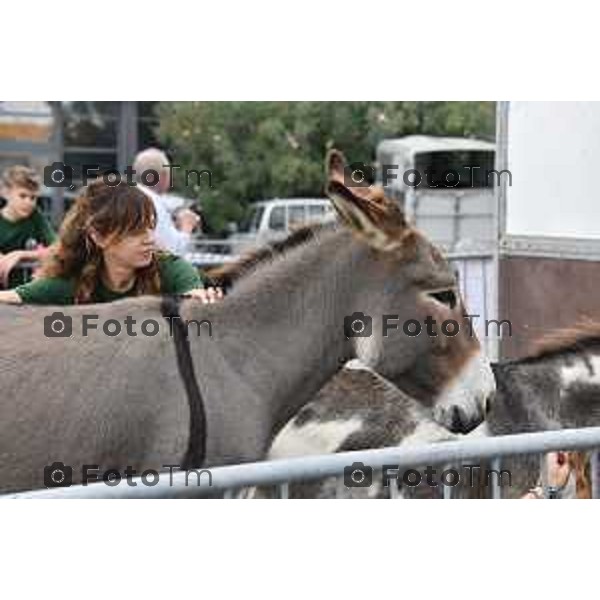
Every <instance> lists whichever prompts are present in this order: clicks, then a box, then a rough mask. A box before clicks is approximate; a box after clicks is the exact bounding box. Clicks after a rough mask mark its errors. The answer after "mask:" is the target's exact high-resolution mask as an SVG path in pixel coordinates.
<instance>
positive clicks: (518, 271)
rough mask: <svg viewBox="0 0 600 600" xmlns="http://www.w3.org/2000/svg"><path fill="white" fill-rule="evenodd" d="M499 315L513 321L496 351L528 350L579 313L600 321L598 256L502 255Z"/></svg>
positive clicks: (515, 353) (509, 353)
mask: <svg viewBox="0 0 600 600" xmlns="http://www.w3.org/2000/svg"><path fill="white" fill-rule="evenodd" d="M499 275H500V282H499V283H500V285H499V288H500V297H499V315H500V318H501V319H509V320H510V321H511V323H512V337H508V336H507V335H506V333H505V334H504V336H505V337H504V338H503V339H502V344H501V349H500V356H501V357H504V358H508V357H511V358H512V357H520V356H524V355H526V354H527V353H528V352H529V351H530V350H531V347H532V343H533V342H535V341H536V340H537V339H539V338H540V337H542V336H543V335H544V334H547V333H548V332H550V331H552V330H553V329H559V328H562V327H570V326H573V325H574V324H576V323H577V322H578V321H581V320H583V319H594V320H596V321H598V322H600V262H598V261H586V260H562V259H554V258H524V257H508V258H506V257H505V258H502V259H501V260H500V274H499Z"/></svg>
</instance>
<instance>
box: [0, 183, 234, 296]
mask: <svg viewBox="0 0 600 600" xmlns="http://www.w3.org/2000/svg"><path fill="white" fill-rule="evenodd" d="M155 226H156V212H155V209H154V205H153V203H152V201H151V200H150V199H149V198H148V196H146V194H144V193H143V192H142V191H141V190H139V189H137V188H135V187H130V186H128V185H127V184H126V183H125V182H121V183H119V184H118V185H115V186H109V185H107V184H106V183H105V182H103V181H101V180H97V181H95V182H93V183H92V184H90V185H89V186H88V187H87V188H86V189H85V191H84V192H83V193H82V194H81V195H80V196H79V197H78V198H77V200H76V201H75V203H74V205H73V207H72V208H71V209H70V210H69V212H68V213H67V215H66V217H65V219H64V221H63V223H62V226H61V229H60V233H59V239H58V242H57V243H56V245H55V246H53V247H52V250H51V252H50V255H49V256H48V257H47V258H46V260H45V261H44V263H43V264H42V267H41V270H40V273H39V277H38V278H37V279H35V280H34V281H31V282H29V283H26V284H24V285H20V286H18V287H16V288H15V289H13V290H7V291H2V292H0V302H14V303H25V304H53V305H66V304H86V303H94V302H111V301H113V300H119V299H121V298H125V297H128V296H137V295H144V294H159V293H161V294H187V295H192V296H195V297H198V298H200V299H201V300H202V301H203V302H206V303H209V302H214V301H216V300H217V299H218V298H220V297H221V296H222V293H221V291H220V290H216V289H214V288H208V289H205V288H204V283H203V279H202V277H201V276H200V274H199V273H198V271H197V270H196V269H195V268H194V267H193V266H192V265H191V264H190V263H188V262H187V261H185V260H183V259H182V258H178V257H176V256H174V255H171V254H168V253H164V252H158V251H157V250H156V246H155V242H154V229H155Z"/></svg>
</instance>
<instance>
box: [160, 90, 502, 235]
mask: <svg viewBox="0 0 600 600" xmlns="http://www.w3.org/2000/svg"><path fill="white" fill-rule="evenodd" d="M158 117H159V122H160V125H159V132H158V133H159V136H160V139H161V140H162V142H163V144H164V146H165V148H167V149H168V150H169V151H170V153H171V156H172V159H173V161H174V162H175V163H177V164H179V165H181V166H182V169H181V170H180V171H178V172H176V177H175V188H176V190H178V191H179V192H180V193H182V194H183V195H185V196H187V197H196V198H198V199H199V200H200V202H201V204H202V209H203V211H204V213H205V215H206V217H207V219H208V223H209V225H210V229H212V231H213V232H222V231H224V230H225V228H226V224H227V222H228V221H239V220H240V219H241V218H242V217H243V216H244V213H245V210H246V207H247V206H248V203H249V202H252V201H254V200H264V199H267V198H273V197H277V196H279V197H300V196H308V197H315V196H321V195H322V194H323V191H322V190H323V159H324V156H325V153H326V151H327V150H328V149H329V148H331V147H337V148H339V149H341V150H342V151H343V152H344V153H345V154H346V156H347V157H348V159H349V160H350V161H351V162H354V161H363V162H367V163H368V162H372V161H373V160H374V155H375V148H376V146H377V144H378V142H379V141H381V140H382V139H385V138H390V137H400V136H404V135H411V134H425V135H448V136H467V137H471V136H472V137H480V138H484V139H493V137H494V128H495V103H493V102H163V103H160V104H159V106H158ZM185 169H196V170H198V171H200V170H202V169H207V170H209V171H210V172H211V174H212V187H209V186H208V178H207V177H201V178H200V185H194V186H190V185H188V186H186V184H185V181H184V179H185V178H184V177H183V171H184V170H185ZM192 182H195V183H197V182H196V178H195V177H190V178H189V183H190V184H191V183H192Z"/></svg>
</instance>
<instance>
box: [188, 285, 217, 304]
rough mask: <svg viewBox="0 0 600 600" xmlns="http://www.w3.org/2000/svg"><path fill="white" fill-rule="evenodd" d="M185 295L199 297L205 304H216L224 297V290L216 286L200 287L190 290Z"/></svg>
mask: <svg viewBox="0 0 600 600" xmlns="http://www.w3.org/2000/svg"><path fill="white" fill-rule="evenodd" d="M185 295H186V296H190V297H192V298H198V299H199V300H201V301H202V303H203V304H214V303H215V302H218V301H219V300H221V299H222V298H223V290H222V289H221V288H215V287H209V288H198V289H195V290H190V291H189V292H187V293H186V294H185Z"/></svg>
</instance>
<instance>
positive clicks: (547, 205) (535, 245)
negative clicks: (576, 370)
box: [378, 102, 600, 359]
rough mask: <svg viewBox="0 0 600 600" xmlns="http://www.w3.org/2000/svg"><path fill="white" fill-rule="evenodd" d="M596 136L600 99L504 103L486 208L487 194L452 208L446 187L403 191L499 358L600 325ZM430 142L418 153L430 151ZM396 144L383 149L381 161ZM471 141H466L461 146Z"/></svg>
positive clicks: (599, 138)
mask: <svg viewBox="0 0 600 600" xmlns="http://www.w3.org/2000/svg"><path fill="white" fill-rule="evenodd" d="M599 134H600V103H596V102H499V103H498V109H497V143H496V151H495V174H494V178H495V181H494V184H495V185H494V187H493V188H491V189H490V188H486V189H487V191H488V192H489V191H491V196H489V195H488V196H487V199H488V200H489V198H490V197H491V198H492V200H491V202H490V203H489V204H487V203H486V201H485V199H483V200H482V199H481V197H480V199H479V200H476V201H475V202H471V203H470V204H469V203H464V201H463V202H462V204H461V202H460V201H457V200H456V196H455V199H454V204H453V203H452V201H449V200H448V197H449V195H448V193H447V192H446V191H445V190H442V191H440V192H441V193H438V194H437V195H436V193H435V190H431V189H427V190H423V191H421V192H419V191H418V190H417V191H414V192H413V191H411V190H405V193H404V196H403V198H402V197H401V199H403V200H404V202H405V206H406V210H407V213H408V214H409V215H410V217H411V218H412V219H413V221H414V222H415V223H416V224H417V226H418V227H420V228H422V229H423V230H425V231H426V232H427V233H428V234H429V235H430V237H431V238H432V239H433V240H434V241H435V242H437V243H438V244H439V245H441V246H443V247H444V248H445V249H446V251H447V253H448V255H449V257H450V258H451V259H452V260H453V261H454V263H455V264H456V267H457V270H458V272H459V280H460V283H461V288H462V290H463V294H464V296H465V299H466V302H467V305H468V307H469V311H470V312H471V313H477V314H479V315H481V317H480V318H479V319H478V320H477V321H476V323H477V324H478V333H479V335H480V337H482V338H483V339H484V341H485V347H486V348H487V351H488V354H489V355H490V357H491V358H493V359H496V358H499V357H515V356H522V355H524V354H526V353H527V352H529V351H530V349H531V345H532V343H533V342H535V341H536V340H537V339H539V338H540V337H542V336H543V335H545V334H547V333H548V332H550V331H551V330H553V329H556V328H561V327H569V326H572V325H574V324H576V323H577V322H578V321H581V320H583V319H594V320H597V321H600V301H599V300H598V299H599V298H600V207H599V205H598V201H597V200H596V196H597V195H598V193H597V191H596V187H597V186H596V181H595V173H596V169H597V165H598V164H600V135H599ZM425 141H426V140H421V143H420V146H419V147H420V150H419V152H421V153H427V152H428V149H427V144H426V143H425ZM398 142H399V141H398V140H395V141H394V143H390V141H387V140H386V141H385V142H383V143H382V145H380V147H379V149H380V152H378V161H379V162H380V163H381V162H382V159H383V160H386V161H389V158H386V157H385V151H387V150H389V149H390V147H395V148H398V147H400V144H399V143H398ZM473 143H474V142H473V141H472V140H465V141H464V144H465V146H463V147H462V148H463V149H464V147H468V145H469V144H473ZM474 146H475V147H477V146H478V142H476V143H475V144H474ZM436 147H438V148H439V144H436V143H434V144H432V145H431V148H432V150H431V151H436V150H435V148H436ZM481 148H482V149H483V147H481ZM413 154H414V153H413ZM417 162H418V161H416V160H413V161H412V163H409V164H412V165H413V167H411V168H414V165H415V164H416V163H417ZM425 162H427V161H425ZM451 162H454V161H450V163H451ZM421 164H424V163H423V161H421ZM507 171H508V172H507ZM411 194H412V196H413V200H411ZM419 194H420V196H419ZM473 194H474V193H473V192H471V197H473ZM396 196H397V197H398V196H399V194H397V193H396ZM451 196H452V194H450V197H451ZM415 200H416V202H415ZM438 200H439V202H438ZM452 208H454V210H452ZM477 213H479V214H477ZM481 213H485V214H481ZM432 215H435V216H433V217H432ZM467 222H468V224H467V225H465V223H467ZM474 224H477V225H476V226H475V225H474ZM457 232H458V233H457ZM503 319H508V320H509V321H510V322H511V326H512V328H511V329H512V330H511V331H510V332H509V330H508V327H507V326H506V325H505V326H503V328H502V330H501V335H500V336H496V335H495V333H496V329H497V327H496V326H495V325H491V326H490V327H488V328H487V332H486V328H485V322H486V321H491V320H498V321H499V320H503ZM509 333H510V335H509Z"/></svg>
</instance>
